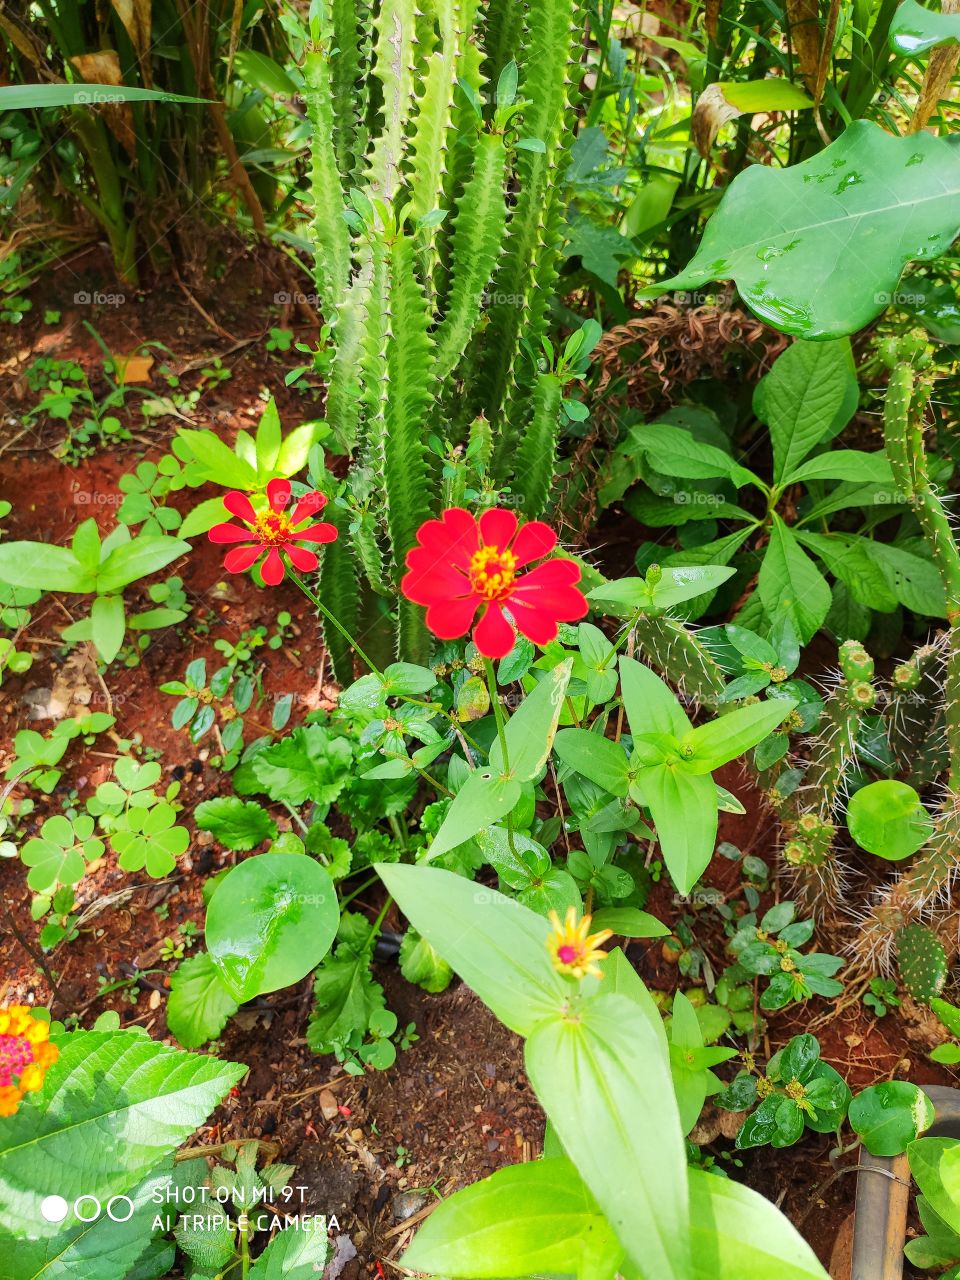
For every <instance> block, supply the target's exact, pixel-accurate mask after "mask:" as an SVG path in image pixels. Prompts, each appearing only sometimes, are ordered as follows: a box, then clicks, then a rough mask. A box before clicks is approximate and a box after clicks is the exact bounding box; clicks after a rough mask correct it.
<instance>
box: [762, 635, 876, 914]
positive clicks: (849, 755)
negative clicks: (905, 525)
mask: <svg viewBox="0 0 960 1280" xmlns="http://www.w3.org/2000/svg"><path fill="white" fill-rule="evenodd" d="M839 657H840V682H839V684H838V685H837V687H836V689H834V691H833V693H831V694H830V696H829V698H827V701H826V703H825V704H824V708H823V716H822V719H821V724H820V729H819V732H818V734H817V736H816V737H815V738H813V739H812V740H811V742H810V744H809V746H810V763H809V765H808V767H807V771H806V774H805V775H804V779H803V785H802V786H801V787H800V788H798V790H797V791H796V792H795V793H794V795H793V796H792V797H791V802H790V804H789V805H788V807H787V810H786V813H787V815H788V816H787V818H786V821H785V833H786V835H787V843H786V844H785V846H784V849H783V856H784V860H785V861H786V862H787V864H788V865H789V866H790V867H791V868H792V870H793V872H794V876H795V879H796V893H797V896H798V898H799V900H800V902H801V903H802V905H803V908H804V910H806V911H809V912H811V913H813V914H815V915H816V916H818V917H822V916H823V915H826V914H828V913H829V912H831V911H834V910H835V909H836V908H837V907H838V906H839V904H840V899H841V891H842V888H843V868H842V866H841V864H840V862H839V859H838V858H837V851H836V848H835V843H834V839H835V836H836V817H837V811H838V809H839V808H840V806H841V804H842V801H843V795H844V789H845V784H846V780H847V777H848V775H849V771H850V769H851V766H852V765H853V764H854V762H855V760H856V753H857V735H858V732H859V730H860V725H861V721H862V719H863V717H864V716H865V715H866V714H867V713H868V712H869V711H870V710H871V709H872V708H873V706H874V704H875V703H876V700H877V694H876V690H875V689H874V687H873V684H872V680H873V674H874V672H873V660H872V659H871V657H870V655H869V654H868V653H867V651H866V650H865V649H864V647H863V646H862V645H861V644H858V643H857V642H856V641H855V640H847V641H845V642H844V644H842V645H841V646H840V655H839Z"/></svg>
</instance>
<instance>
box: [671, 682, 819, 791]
mask: <svg viewBox="0 0 960 1280" xmlns="http://www.w3.org/2000/svg"><path fill="white" fill-rule="evenodd" d="M796 705H797V700H796V699H795V698H773V699H768V700H767V701H766V702H752V703H748V704H747V706H745V707H738V708H737V710H736V711H731V712H730V713H729V714H728V715H725V716H717V718H716V719H715V720H710V721H709V722H708V723H707V724H702V725H699V726H698V727H697V728H696V729H691V730H690V732H689V733H688V734H686V735H685V736H684V737H683V738H682V739H681V741H680V746H681V749H683V750H684V751H686V750H687V749H690V750H691V751H692V753H693V754H692V756H691V758H690V759H688V760H684V768H685V769H688V770H689V771H690V772H691V773H712V772H713V770H714V769H719V768H720V766H721V765H724V764H727V763H728V762H729V761H730V760H734V759H736V757H737V756H742V755H743V753H744V752H745V751H749V750H750V748H751V747H755V746H756V745H757V743H758V742H760V741H761V739H763V738H765V737H766V736H767V734H768V733H772V732H773V730H774V729H776V728H777V726H778V725H781V724H783V722H784V720H786V718H787V716H788V715H789V714H790V712H791V711H792V710H793V709H794V707H795V706H796Z"/></svg>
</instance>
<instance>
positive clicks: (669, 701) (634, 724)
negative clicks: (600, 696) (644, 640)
mask: <svg viewBox="0 0 960 1280" xmlns="http://www.w3.org/2000/svg"><path fill="white" fill-rule="evenodd" d="M620 689H621V692H622V693H623V705H624V707H625V708H626V712H627V719H628V720H629V721H630V732H631V733H632V734H633V735H634V737H636V736H637V734H646V733H667V734H672V735H673V736H674V737H676V738H682V737H683V735H684V734H685V733H689V732H690V730H691V728H692V727H693V726H692V725H691V723H690V721H689V720H688V719H687V716H686V713H685V712H684V710H683V708H682V707H681V706H680V703H679V702H678V701H677V699H676V697H675V696H674V694H673V693H671V691H670V690H669V689H668V688H667V686H666V685H665V684H664V682H663V681H662V680H661V679H660V677H659V676H656V675H654V673H653V672H652V671H651V670H650V668H649V667H645V666H644V665H643V663H641V662H637V661H636V660H635V659H633V658H621V659H620Z"/></svg>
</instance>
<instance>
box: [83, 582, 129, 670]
mask: <svg viewBox="0 0 960 1280" xmlns="http://www.w3.org/2000/svg"><path fill="white" fill-rule="evenodd" d="M126 630H127V615H126V613H125V612H124V608H123V596H97V598H96V599H95V600H94V602H93V604H92V606H91V608H90V636H91V639H92V640H93V643H94V645H96V649H97V653H99V655H100V657H101V658H102V659H103V660H104V662H112V661H113V660H114V658H115V657H116V656H117V654H118V653H119V652H120V646H121V645H122V644H123V637H124V634H125V632H126Z"/></svg>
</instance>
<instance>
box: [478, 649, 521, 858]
mask: <svg viewBox="0 0 960 1280" xmlns="http://www.w3.org/2000/svg"><path fill="white" fill-rule="evenodd" d="M483 669H484V671H485V672H486V673H487V689H488V690H489V693H490V701H491V703H492V704H493V715H494V719H495V720H496V722H497V737H498V738H499V739H500V754H501V755H502V756H503V771H504V773H509V772H510V757H509V755H508V753H507V734H506V723H505V721H504V718H503V707H502V706H501V705H500V694H499V692H498V691H497V677H496V675H495V674H494V670H493V663H492V661H491V660H490V659H489V658H484V660H483ZM507 844H509V846H510V852H511V853H513V854H516V852H517V846H516V845H515V844H514V841H513V819H512V817H511V816H510V814H509V813H508V814H507Z"/></svg>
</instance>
